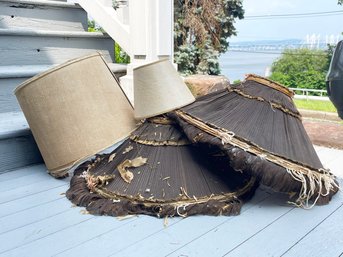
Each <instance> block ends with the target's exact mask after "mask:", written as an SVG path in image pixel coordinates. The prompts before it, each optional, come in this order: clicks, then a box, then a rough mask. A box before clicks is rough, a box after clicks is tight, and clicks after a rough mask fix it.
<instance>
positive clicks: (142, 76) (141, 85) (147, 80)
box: [133, 59, 195, 119]
mask: <svg viewBox="0 0 343 257" xmlns="http://www.w3.org/2000/svg"><path fill="white" fill-rule="evenodd" d="M133 77H134V103H135V117H136V118H137V119H143V118H149V117H153V116H156V115H159V114H163V113H166V112H169V111H172V110H175V109H177V108H180V107H183V106H185V105H187V104H190V103H192V102H194V100H195V98H194V97H193V95H192V93H191V92H190V91H189V89H188V87H187V85H186V84H185V83H184V82H183V80H182V78H181V77H180V76H179V74H178V73H177V71H176V70H175V68H174V66H173V65H172V63H171V62H170V61H169V60H168V59H163V60H159V61H156V62H152V63H149V64H146V65H142V66H139V67H137V68H135V69H134V70H133Z"/></svg>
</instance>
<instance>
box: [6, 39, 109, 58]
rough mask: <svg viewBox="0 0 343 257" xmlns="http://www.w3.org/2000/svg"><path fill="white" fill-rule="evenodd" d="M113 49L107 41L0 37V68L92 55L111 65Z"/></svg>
mask: <svg viewBox="0 0 343 257" xmlns="http://www.w3.org/2000/svg"><path fill="white" fill-rule="evenodd" d="M113 45H114V42H113V40H112V39H109V38H91V37H85V38H83V37H55V36H48V35H47V36H44V35H41V36H19V35H18V36H15V35H1V34H0V56H1V58H0V65H40V64H59V63H63V62H65V61H67V60H70V59H72V58H77V57H80V56H83V55H87V54H90V53H93V52H94V51H99V52H101V53H102V54H103V55H104V57H105V59H106V61H107V62H113V56H114V49H113Z"/></svg>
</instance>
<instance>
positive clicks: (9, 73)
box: [0, 63, 126, 79]
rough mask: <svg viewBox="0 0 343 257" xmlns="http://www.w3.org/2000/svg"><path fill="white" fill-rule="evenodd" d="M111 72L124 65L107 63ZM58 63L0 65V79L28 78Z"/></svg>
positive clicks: (124, 66) (120, 68)
mask: <svg viewBox="0 0 343 257" xmlns="http://www.w3.org/2000/svg"><path fill="white" fill-rule="evenodd" d="M107 64H108V66H109V67H110V69H111V71H112V72H113V73H116V72H125V71H126V65H125V64H119V63H107ZM57 65H59V64H51V65H49V64H47V65H8V66H0V79H7V78H26V77H27V78H29V77H33V76H35V75H37V74H40V73H42V72H45V71H47V70H49V69H51V68H53V67H56V66H57Z"/></svg>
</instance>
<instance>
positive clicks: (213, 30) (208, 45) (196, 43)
mask: <svg viewBox="0 0 343 257" xmlns="http://www.w3.org/2000/svg"><path fill="white" fill-rule="evenodd" d="M174 10H175V12H174V16H175V17H174V20H175V28H174V31H175V34H174V40H175V43H174V47H175V49H174V52H175V62H176V63H177V64H178V65H179V71H180V72H181V73H183V74H193V73H207V74H219V73H220V69H219V62H218V58H219V55H220V53H224V52H226V50H227V49H228V46H229V43H228V41H227V39H228V38H229V37H230V36H232V35H236V30H235V27H234V21H235V19H236V18H239V19H242V18H243V15H244V10H243V6H242V0H175V1H174Z"/></svg>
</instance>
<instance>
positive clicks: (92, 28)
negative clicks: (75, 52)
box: [88, 20, 105, 32]
mask: <svg viewBox="0 0 343 257" xmlns="http://www.w3.org/2000/svg"><path fill="white" fill-rule="evenodd" d="M88 32H105V31H104V30H103V28H101V27H100V26H98V25H97V24H96V23H95V21H94V20H88Z"/></svg>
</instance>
